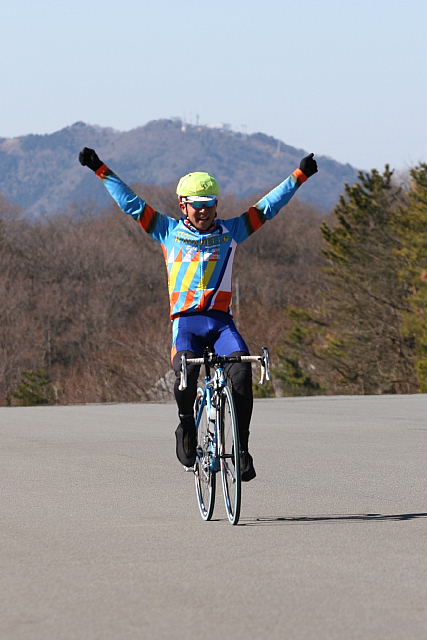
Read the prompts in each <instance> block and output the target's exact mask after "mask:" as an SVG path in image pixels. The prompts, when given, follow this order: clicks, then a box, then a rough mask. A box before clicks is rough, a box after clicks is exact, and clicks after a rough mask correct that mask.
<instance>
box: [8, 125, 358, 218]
mask: <svg viewBox="0 0 427 640" xmlns="http://www.w3.org/2000/svg"><path fill="white" fill-rule="evenodd" d="M84 146H87V147H92V148H95V149H97V151H98V153H99V155H100V157H101V158H102V159H103V160H105V161H106V162H107V163H109V164H110V166H111V167H112V168H113V169H114V171H116V173H118V174H119V175H120V176H121V177H123V178H124V179H125V181H126V182H127V183H128V184H132V183H137V182H141V181H143V182H145V183H148V184H156V185H161V186H168V187H169V186H172V185H176V183H177V181H178V178H179V177H180V176H182V175H184V174H186V173H188V172H190V171H197V170H203V171H209V172H210V173H213V174H214V175H215V176H216V177H217V178H218V179H219V181H220V183H221V185H222V187H223V189H224V191H225V192H226V193H228V194H234V195H236V196H237V197H249V196H253V195H254V194H255V193H258V192H267V191H268V190H269V189H270V188H271V187H273V186H275V185H276V184H277V183H279V182H281V181H282V180H284V179H285V178H286V177H287V176H288V175H289V174H290V173H291V172H292V171H293V170H294V169H295V168H296V167H298V166H299V162H300V160H301V158H302V157H303V156H304V155H306V153H307V151H304V150H302V149H296V148H295V147H291V146H290V145H287V144H285V143H284V142H281V141H280V140H276V139H275V138H272V137H269V136H266V135H264V134H262V133H256V134H253V135H245V134H243V133H239V132H235V131H231V130H229V129H227V128H210V127H207V126H194V125H188V124H185V123H183V122H182V121H181V120H178V119H172V120H155V121H153V122H149V123H148V124H146V125H145V126H143V127H138V128H137V129H133V130H132V131H126V132H121V131H114V130H113V129H108V128H102V127H98V126H91V125H87V124H85V123H83V122H76V123H75V124H74V125H72V126H70V127H66V128H65V129H62V130H61V131H57V132H55V133H52V134H46V135H27V136H22V137H20V138H9V139H4V138H3V139H0V175H1V183H0V192H2V193H3V195H4V196H5V197H7V199H8V200H10V201H11V202H13V203H15V204H18V205H19V206H20V207H21V208H22V210H23V213H24V215H26V216H32V217H36V216H41V215H52V214H54V213H57V212H58V211H63V210H65V209H68V208H69V206H70V205H72V204H74V205H75V207H76V208H78V207H80V205H81V203H85V204H84V205H83V206H84V207H86V208H87V209H89V208H90V209H91V210H99V208H100V207H105V206H107V205H108V197H107V196H106V194H105V191H104V190H103V189H102V188H100V185H99V184H96V181H94V180H93V179H92V177H91V176H90V175H89V174H88V173H87V171H85V170H83V169H82V167H81V166H80V165H79V163H78V161H77V156H78V153H79V151H80V150H81V149H82V147H84ZM311 151H313V152H315V153H316V154H317V155H318V152H317V150H316V149H309V150H308V152H311ZM318 160H319V162H321V164H322V179H321V180H318V179H317V178H315V179H313V180H311V181H310V182H309V183H308V184H307V185H305V188H304V191H303V192H301V196H300V197H301V199H302V200H303V201H305V202H308V203H312V204H315V206H316V207H317V208H318V209H319V210H320V211H322V212H323V213H324V212H327V211H329V210H330V209H331V207H333V206H334V205H335V204H336V203H337V201H338V197H339V194H340V193H341V192H342V190H343V188H344V184H345V182H349V183H353V182H355V181H356V179H357V172H356V170H355V169H354V168H353V167H351V166H350V165H349V164H345V165H344V164H340V163H339V162H336V161H335V160H332V159H331V158H326V157H323V156H318ZM89 204H90V207H89Z"/></svg>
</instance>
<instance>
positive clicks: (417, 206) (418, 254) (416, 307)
mask: <svg viewBox="0 0 427 640" xmlns="http://www.w3.org/2000/svg"><path fill="white" fill-rule="evenodd" d="M395 227H396V230H397V233H398V235H399V239H400V243H401V247H400V248H399V250H398V251H397V254H398V256H399V258H400V260H401V267H400V271H399V276H400V280H401V281H402V282H403V283H405V285H406V287H407V289H408V290H407V304H408V310H407V311H406V312H405V313H404V314H403V318H402V333H403V335H404V336H405V337H406V338H407V339H409V340H411V339H412V340H413V341H414V358H415V368H416V372H417V377H418V382H419V386H420V391H422V392H423V393H425V392H427V317H426V309H427V242H426V231H427V164H425V163H421V164H420V165H418V166H417V167H415V168H414V169H412V170H411V185H410V190H409V193H408V196H407V202H406V203H405V206H403V207H400V208H399V209H398V211H397V215H396V217H395Z"/></svg>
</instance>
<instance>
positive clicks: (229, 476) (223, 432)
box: [219, 387, 241, 524]
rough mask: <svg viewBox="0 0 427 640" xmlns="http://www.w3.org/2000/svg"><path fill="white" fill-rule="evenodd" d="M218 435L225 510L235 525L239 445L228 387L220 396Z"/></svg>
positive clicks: (235, 419) (237, 499) (238, 507)
mask: <svg viewBox="0 0 427 640" xmlns="http://www.w3.org/2000/svg"><path fill="white" fill-rule="evenodd" d="M219 433H220V436H219V438H220V460H221V466H220V469H221V480H222V490H223V494H224V502H225V509H226V511H227V517H228V520H229V522H230V523H231V524H237V523H238V521H239V516H240V504H241V478H240V455H239V452H240V444H239V431H238V427H237V418H236V410H235V407H234V402H233V397H232V395H231V391H230V389H229V388H228V387H224V389H223V392H222V395H221V413H220V426H219Z"/></svg>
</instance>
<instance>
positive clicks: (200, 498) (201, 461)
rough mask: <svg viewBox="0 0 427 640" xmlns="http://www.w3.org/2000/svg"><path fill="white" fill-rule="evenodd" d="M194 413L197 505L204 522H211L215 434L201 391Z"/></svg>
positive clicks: (213, 500) (213, 497) (213, 503)
mask: <svg viewBox="0 0 427 640" xmlns="http://www.w3.org/2000/svg"><path fill="white" fill-rule="evenodd" d="M194 413H195V420H196V427H197V457H196V464H195V466H194V479H195V483H196V495H197V504H198V505H199V511H200V515H201V516H202V518H203V520H210V519H211V518H212V514H213V510H214V505H215V488H216V475H215V473H214V471H213V470H212V451H213V437H214V434H213V433H212V432H211V431H210V430H209V421H208V417H207V414H206V399H205V397H204V394H203V391H202V390H201V389H200V390H199V391H198V392H197V397H196V402H195V404H194Z"/></svg>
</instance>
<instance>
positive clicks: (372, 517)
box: [240, 513, 427, 527]
mask: <svg viewBox="0 0 427 640" xmlns="http://www.w3.org/2000/svg"><path fill="white" fill-rule="evenodd" d="M426 517H427V513H395V514H390V515H384V514H382V513H360V514H359V513H358V514H349V515H344V514H336V515H323V516H262V517H260V518H254V519H251V520H246V522H245V521H244V519H241V520H240V526H243V527H244V526H257V525H266V524H316V523H323V522H325V523H326V522H344V523H346V522H390V521H404V520H414V519H415V518H426Z"/></svg>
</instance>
